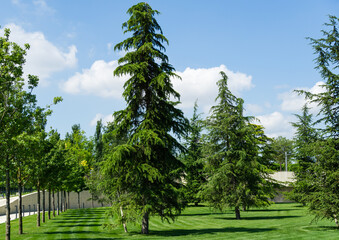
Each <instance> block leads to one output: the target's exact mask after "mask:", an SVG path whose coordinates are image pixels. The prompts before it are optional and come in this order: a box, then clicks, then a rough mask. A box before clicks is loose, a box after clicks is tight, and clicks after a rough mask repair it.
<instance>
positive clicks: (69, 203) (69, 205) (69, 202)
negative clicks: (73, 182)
mask: <svg viewBox="0 0 339 240" xmlns="http://www.w3.org/2000/svg"><path fill="white" fill-rule="evenodd" d="M67 195H68V208H71V201H70V200H69V192H67Z"/></svg>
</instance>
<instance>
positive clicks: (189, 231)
mask: <svg viewBox="0 0 339 240" xmlns="http://www.w3.org/2000/svg"><path fill="white" fill-rule="evenodd" d="M273 230H276V228H243V227H227V228H205V229H173V230H164V231H151V232H150V235H156V236H166V237H168V236H171V237H179V236H186V235H203V234H215V233H236V232H239V233H245V232H246V233H258V232H269V231H273Z"/></svg>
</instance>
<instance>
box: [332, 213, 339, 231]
mask: <svg viewBox="0 0 339 240" xmlns="http://www.w3.org/2000/svg"><path fill="white" fill-rule="evenodd" d="M333 216H334V222H335V225H337V228H339V223H338V218H337V214H334V215H333Z"/></svg>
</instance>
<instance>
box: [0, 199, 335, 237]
mask: <svg viewBox="0 0 339 240" xmlns="http://www.w3.org/2000/svg"><path fill="white" fill-rule="evenodd" d="M241 216H242V218H243V219H242V220H235V219H234V214H233V212H232V211H228V212H226V213H220V212H213V211H211V210H210V209H209V208H208V207H190V208H187V209H186V210H185V211H184V212H183V214H182V216H180V217H179V218H178V219H177V221H176V222H175V223H174V224H168V223H166V222H161V220H160V219H158V218H155V217H153V218H151V221H150V234H149V236H143V235H140V234H139V233H138V232H139V228H138V227H137V226H133V225H131V226H129V230H130V233H128V234H125V233H124V232H123V230H122V228H119V229H115V230H107V229H103V227H102V224H104V223H107V222H109V220H108V219H107V218H106V217H105V208H95V209H81V210H68V211H67V212H66V213H63V214H62V215H60V216H58V217H56V218H54V219H52V220H49V221H48V222H47V223H45V224H42V226H41V227H40V228H37V227H36V226H35V221H36V217H35V216H29V217H25V218H24V233H25V234H24V235H22V236H19V235H18V234H17V220H14V221H12V239H39V240H43V239H87V240H89V239H93V240H94V239H96V240H102V239H146V238H147V239H279V240H281V239H339V230H337V229H336V228H335V224H334V222H330V221H326V220H323V221H319V222H318V223H313V224H310V221H311V220H312V216H311V215H309V214H308V213H307V211H306V209H305V208H303V207H300V206H299V205H298V204H275V205H273V206H271V207H269V208H268V209H253V210H250V211H248V212H242V213H241ZM4 231H5V225H4V224H1V225H0V239H5V235H4Z"/></svg>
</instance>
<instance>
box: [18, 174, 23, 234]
mask: <svg viewBox="0 0 339 240" xmlns="http://www.w3.org/2000/svg"><path fill="white" fill-rule="evenodd" d="M18 175H19V176H18V178H19V179H18V192H19V198H18V208H19V209H18V210H19V234H20V235H21V234H22V232H23V228H22V186H21V181H20V179H21V172H20V169H19V172H18Z"/></svg>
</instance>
